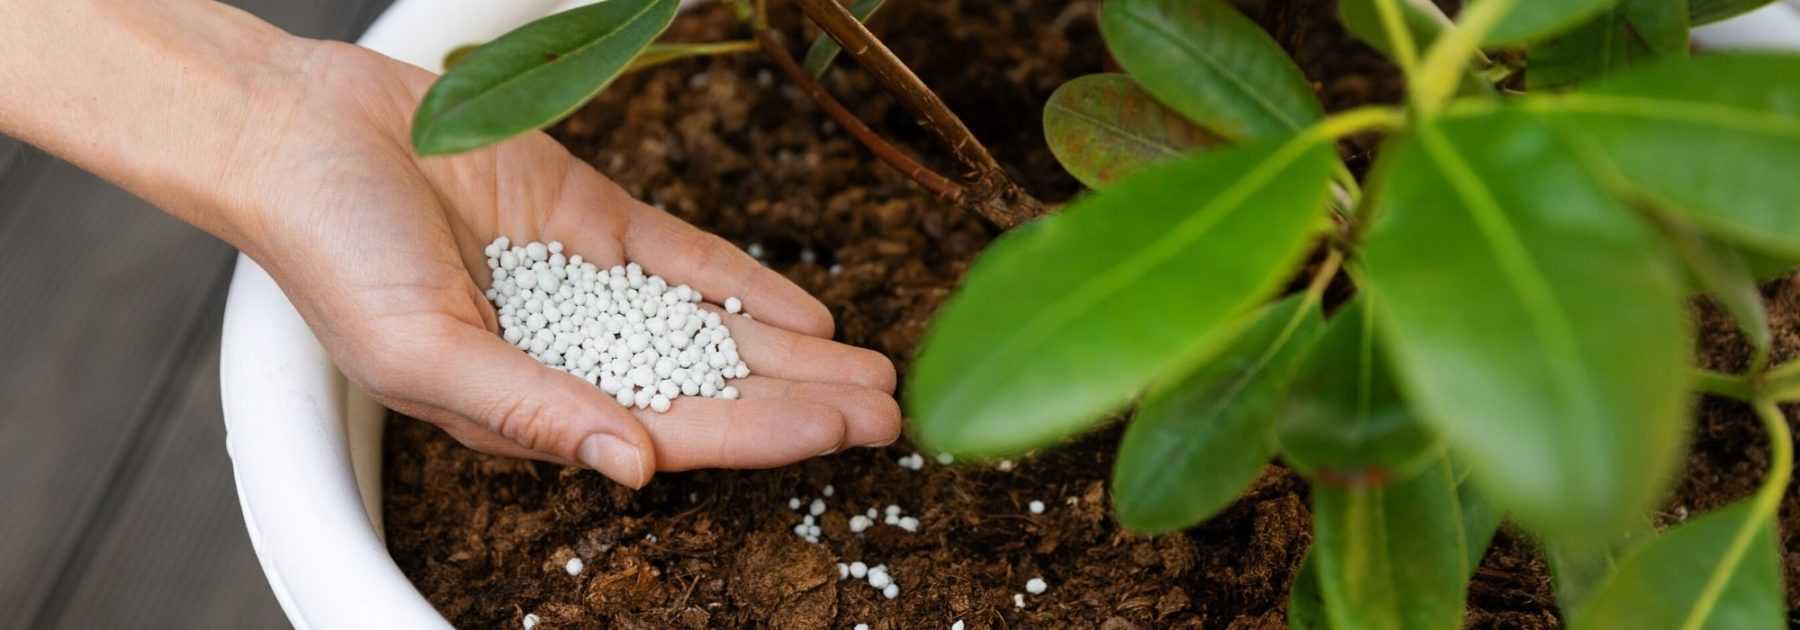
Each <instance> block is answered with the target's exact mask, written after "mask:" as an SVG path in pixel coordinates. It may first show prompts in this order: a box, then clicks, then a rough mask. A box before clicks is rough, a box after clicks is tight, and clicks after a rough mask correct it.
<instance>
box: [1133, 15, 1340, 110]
mask: <svg viewBox="0 0 1800 630" xmlns="http://www.w3.org/2000/svg"><path fill="white" fill-rule="evenodd" d="M1100 32H1101V34H1102V35H1103V36H1105V38H1106V45H1107V48H1109V49H1110V50H1112V53H1113V57H1114V58H1116V59H1117V60H1118V62H1119V65H1121V66H1124V68H1125V71H1126V72H1129V73H1131V77H1132V78H1133V79H1136V80H1137V82H1138V84H1139V85H1142V86H1143V88H1144V91H1146V92H1149V93H1150V94H1151V95H1152V96H1155V97H1156V100H1159V101H1162V102H1163V104H1164V105H1168V106H1169V107H1170V108H1171V109H1174V110H1175V111H1177V112H1181V114H1182V115H1183V116H1187V117H1188V119H1189V120H1192V121H1194V122H1196V123H1199V124H1200V126H1202V127H1205V128H1206V129H1208V130H1209V131H1212V132H1214V133H1217V134H1220V135H1223V136H1225V137H1227V138H1231V139H1233V140H1242V139H1245V138H1269V137H1276V136H1281V135H1284V134H1287V133H1290V132H1294V131H1298V130H1299V129H1301V128H1303V127H1305V126H1307V125H1309V124H1312V123H1313V122H1315V121H1317V120H1319V119H1320V118H1321V117H1323V116H1324V110H1323V109H1322V108H1320V106H1319V100H1318V98H1316V97H1314V96H1313V91H1312V85H1311V84H1309V83H1307V81H1306V77H1305V76H1302V75H1301V74H1300V69H1299V68H1297V67H1295V66H1294V62H1293V61H1291V60H1289V59H1288V56H1287V53H1285V52H1283V51H1282V50H1281V46H1280V45H1278V44H1276V43H1275V40H1274V39H1273V38H1270V37H1269V35H1268V33H1264V32H1263V30H1262V28H1261V27H1258V26H1257V25H1256V23H1255V22H1252V21H1250V18H1247V17H1244V14H1242V13H1239V12H1238V11H1237V9H1235V8H1232V7H1231V5H1229V4H1227V3H1225V2H1224V1H1223V0H1109V1H1108V2H1106V3H1105V4H1104V5H1102V6H1101V7H1100Z"/></svg>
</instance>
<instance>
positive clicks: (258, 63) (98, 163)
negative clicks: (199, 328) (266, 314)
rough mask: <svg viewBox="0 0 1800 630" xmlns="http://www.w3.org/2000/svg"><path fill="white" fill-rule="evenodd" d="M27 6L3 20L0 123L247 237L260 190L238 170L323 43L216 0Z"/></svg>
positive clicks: (226, 232) (210, 226)
mask: <svg viewBox="0 0 1800 630" xmlns="http://www.w3.org/2000/svg"><path fill="white" fill-rule="evenodd" d="M18 12H19V13H23V14H26V15H28V16H29V19H19V20H8V21H7V22H10V23H11V24H10V25H0V81H4V82H5V84H7V85H8V86H9V89H8V90H5V91H3V92H0V132H4V133H6V134H8V135H13V136H15V137H18V138H20V139H22V140H25V141H26V142H30V143H32V144H34V145H37V146H39V147H41V148H43V149H44V150H46V151H48V152H50V153H52V154H55V155H57V156H59V157H62V158H63V159H66V160H68V161H70V162H73V163H75V164H77V165H79V166H81V167H82V168H85V169H87V170H89V171H92V172H94V173H95V174H97V175H100V176H101V177H104V178H106V179H108V180H110V181H112V182H114V183H115V184H118V185H119V186H120V187H122V188H125V189H126V190H129V191H131V192H132V193H134V194H136V195H138V196H140V197H143V198H144V199H146V200H148V201H150V202H151V203H153V204H155V205H156V206H158V207H160V208H162V209H164V210H165V211H167V212H169V213H170V214H172V215H174V216H176V217H177V218H180V219H182V220H183V221H186V222H189V223H192V224H194V225H196V226H198V227H200V228H201V229H203V230H206V231H207V232H210V233H212V234H214V235H215V236H218V237H220V238H222V239H225V240H227V241H229V242H232V243H233V244H236V245H239V246H240V247H242V246H243V243H244V242H245V241H246V240H247V239H248V235H247V230H248V229H249V227H248V226H249V224H248V222H246V221H245V220H244V214H245V208H246V207H247V205H248V204H247V203H246V200H247V196H246V195H245V194H243V192H244V191H246V190H248V189H249V188H250V187H249V186H248V183H247V182H243V181H239V180H238V179H237V178H236V177H235V174H236V173H238V172H241V170H242V169H243V165H244V164H245V163H246V161H252V160H256V159H257V158H258V155H259V154H261V153H263V152H266V149H267V148H268V146H269V144H268V143H267V141H266V138H267V137H268V136H267V134H265V133H263V131H262V128H263V127H265V126H267V125H268V124H270V121H271V120H274V119H279V118H280V117H284V116H286V115H287V112H289V111H290V110H291V105H287V104H286V103H291V102H293V100H295V99H294V98H292V93H293V92H295V91H296V90H297V89H299V88H298V84H299V76H300V68H299V64H300V63H302V62H303V60H304V58H305V55H306V54H307V52H306V51H307V50H308V49H309V48H310V42H307V41H306V40H302V39H299V38H295V37H292V36H290V35H288V34H286V33H284V32H282V31H281V30H280V29H277V28H275V27H273V26H270V25H268V24H266V23H264V22H262V21H260V20H258V19H256V18H255V17H252V16H250V15H248V14H246V13H243V12H242V11H239V10H237V9H234V8H231V7H228V6H225V5H222V4H218V3H214V2H210V1H199V0H163V1H154V0H153V1H148V2H139V1H123V0H55V1H49V0H36V1H31V0H28V1H27V2H25V3H24V7H23V8H22V9H21V10H19V11H18ZM70 42H79V43H78V44H76V45H70ZM46 58H55V59H56V60H57V63H56V64H54V65H50V64H44V63H42V60H44V59H46Z"/></svg>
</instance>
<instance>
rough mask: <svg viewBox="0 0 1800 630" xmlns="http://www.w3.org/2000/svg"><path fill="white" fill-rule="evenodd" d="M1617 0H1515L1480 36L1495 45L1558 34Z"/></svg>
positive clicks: (1488, 45)
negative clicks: (1506, 11) (1509, 9)
mask: <svg viewBox="0 0 1800 630" xmlns="http://www.w3.org/2000/svg"><path fill="white" fill-rule="evenodd" d="M1489 1H1491V0H1489ZM1617 1H1618V0H1515V1H1514V2H1513V5H1512V10H1511V11H1510V12H1508V13H1507V14H1506V17H1504V18H1501V20H1500V23H1499V24H1496V25H1494V28H1493V30H1491V31H1488V34H1487V37H1485V38H1483V39H1482V45H1483V47H1484V48H1497V47H1501V46H1508V45H1512V44H1525V43H1530V42H1533V41H1537V40H1541V39H1544V38H1546V37H1550V36H1553V35H1557V34H1559V33H1562V32H1564V31H1567V30H1569V29H1570V28H1572V27H1574V26H1575V25H1576V24H1580V23H1582V22H1583V21H1586V20H1588V19H1590V18H1592V17H1594V16H1596V15H1599V14H1600V12H1601V11H1605V10H1607V9H1608V8H1611V7H1612V5H1613V4H1614V3H1615V2H1617ZM1468 4H1469V3H1464V7H1465V9H1464V10H1467V5H1468Z"/></svg>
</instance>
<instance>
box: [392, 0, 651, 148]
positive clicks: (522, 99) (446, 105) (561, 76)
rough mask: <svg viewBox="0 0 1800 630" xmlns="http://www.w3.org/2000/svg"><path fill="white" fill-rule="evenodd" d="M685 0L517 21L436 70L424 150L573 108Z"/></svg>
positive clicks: (528, 125)
mask: <svg viewBox="0 0 1800 630" xmlns="http://www.w3.org/2000/svg"><path fill="white" fill-rule="evenodd" d="M680 4H681V3H680V0H607V1H606V2H601V3H598V4H592V5H588V6H585V7H581V8H578V9H571V10H568V11H564V12H562V13H558V14H555V15H552V16H549V17H546V18H543V19H540V20H538V21H535V22H532V23H530V24H526V25H525V26H522V27H519V28H518V29H517V30H514V31H512V32H510V33H507V34H505V35H502V36H501V37H500V38H499V39H496V40H494V41H492V42H489V43H488V44H486V45H483V46H482V47H481V48H479V49H476V50H475V51H474V52H471V53H469V54H468V56H467V57H466V58H463V59H461V60H460V61H459V62H458V63H457V64H456V67H454V68H452V69H451V70H450V71H449V72H448V73H447V74H445V75H444V76H442V77H439V78H438V80H437V83H435V84H433V85H432V86H431V90H430V91H428V92H426V93H425V100H424V102H422V103H420V104H419V111H418V114H417V115H416V116H415V117H414V118H413V129H412V142H413V150H415V151H418V152H419V154H421V155H436V154H442V153H456V152H459V151H467V150H470V149H475V148H479V147H482V146H486V145H489V144H493V143H495V142H499V141H501V140H505V139H506V138H509V137H512V136H515V135H518V134H521V133H524V132H527V131H531V130H533V129H539V128H542V127H544V126H546V125H549V124H550V123H553V122H556V120H557V119H559V118H562V117H563V116H566V115H568V114H569V112H572V111H575V109H576V108H577V107H580V106H581V104H582V103H585V102H587V100H588V99H589V98H592V97H593V96H594V94H597V93H599V92H600V90H601V89H603V88H605V87H606V84H607V83H608V82H610V81H612V79H613V78H614V77H616V76H618V75H619V73H620V72H621V71H623V70H624V69H625V66H626V64H629V63H630V62H631V59H632V58H633V57H636V56H637V54H638V51H641V50H643V49H644V47H645V46H648V45H650V42H651V41H653V40H655V39H656V36H657V35H659V34H661V33H662V32H663V29H665V28H668V26H669V22H670V21H672V20H674V19H675V9H676V8H677V7H678V6H679V5H680Z"/></svg>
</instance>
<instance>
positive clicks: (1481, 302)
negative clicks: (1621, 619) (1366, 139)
mask: <svg viewBox="0 0 1800 630" xmlns="http://www.w3.org/2000/svg"><path fill="white" fill-rule="evenodd" d="M1382 160H1383V163H1382V164H1379V165H1378V166H1377V170H1378V172H1379V173H1380V177H1379V181H1378V182H1376V184H1375V186H1373V187H1372V188H1373V189H1374V190H1375V192H1373V193H1371V194H1372V195H1374V197H1375V198H1376V199H1379V200H1380V201H1379V203H1380V204H1381V205H1380V206H1378V208H1379V209H1380V211H1381V215H1380V216H1379V220H1378V221H1377V222H1376V224H1375V226H1374V227H1373V228H1372V229H1371V231H1370V234H1369V237H1368V241H1367V244H1366V246H1365V248H1364V252H1363V269H1364V271H1365V274H1364V275H1365V276H1366V279H1367V288H1368V290H1369V291H1370V292H1372V293H1373V294H1374V297H1375V298H1376V302H1375V305H1376V307H1377V310H1376V313H1377V315H1378V320H1379V328H1380V331H1381V339H1382V341H1383V343H1384V345H1385V347H1386V348H1387V349H1388V350H1389V352H1390V355H1389V356H1390V357H1391V358H1392V362H1393V364H1394V367H1395V372H1396V374H1397V376H1398V377H1399V379H1400V382H1401V389H1402V390H1403V391H1405V392H1406V393H1407V394H1408V396H1407V397H1408V399H1409V400H1411V401H1412V403H1413V405H1414V409H1415V411H1417V412H1419V413H1420V414H1421V415H1422V416H1423V417H1424V418H1425V420H1426V421H1427V422H1428V423H1430V424H1432V425H1433V426H1434V428H1436V429H1437V433H1438V434H1439V435H1440V436H1442V437H1443V438H1444V439H1445V440H1446V442H1447V443H1448V444H1449V446H1450V447H1451V449H1452V450H1453V451H1454V452H1455V453H1457V454H1458V455H1459V456H1460V457H1461V458H1463V459H1465V460H1466V461H1467V463H1468V464H1469V465H1470V467H1471V468H1472V469H1473V471H1474V479H1475V481H1476V482H1477V483H1478V484H1480V486H1481V487H1482V488H1483V490H1484V491H1486V492H1487V493H1488V495H1489V496H1491V497H1493V498H1494V499H1495V500H1496V501H1498V502H1499V503H1500V504H1501V505H1503V506H1505V507H1506V508H1507V510H1508V511H1509V512H1510V513H1512V514H1513V515H1514V516H1516V517H1517V519H1518V520H1519V521H1520V522H1522V523H1524V524H1525V525H1527V526H1530V527H1532V528H1533V529H1535V530H1536V531H1538V532H1539V533H1540V534H1543V535H1545V536H1546V537H1551V538H1556V539H1564V538H1567V539H1572V540H1584V539H1588V538H1591V537H1593V536H1596V535H1604V532H1610V531H1614V530H1615V529H1617V526H1618V525H1619V524H1621V523H1623V522H1625V521H1627V520H1629V519H1630V518H1631V517H1632V516H1634V515H1637V514H1642V513H1644V512H1645V511H1647V510H1648V508H1649V507H1650V505H1651V503H1652V502H1653V501H1654V500H1655V498H1656V497H1658V496H1660V493H1661V491H1662V489H1663V485H1664V482H1665V480H1667V479H1668V478H1669V477H1670V473H1671V472H1672V471H1673V470H1674V467H1675V465H1676V464H1677V463H1678V459H1679V457H1680V452H1681V450H1682V436H1683V435H1684V431H1683V427H1684V426H1685V420H1686V418H1687V409H1688V403H1689V400H1688V396H1689V394H1688V391H1689V389H1690V386H1691V382H1690V381H1691V376H1690V374H1689V370H1688V369H1687V366H1688V365H1691V361H1690V359H1691V356H1690V353H1691V346H1692V341H1691V338H1692V334H1691V333H1690V331H1689V327H1688V323H1687V317H1686V315H1685V310H1684V306H1683V299H1684V295H1685V291H1684V289H1683V282H1682V277H1681V275H1680V272H1679V270H1678V268H1677V266H1676V265H1674V264H1673V263H1672V261H1671V260H1670V257H1669V256H1668V255H1667V254H1666V252H1665V248H1664V247H1663V246H1662V244H1661V243H1660V242H1659V240H1658V237H1657V235H1656V234H1655V233H1654V232H1653V231H1652V230H1651V229H1650V228H1649V227H1647V226H1646V225H1644V224H1643V222H1642V221H1641V220H1639V218H1638V217H1637V216H1636V215H1635V214H1634V213H1633V212H1632V211H1631V210H1630V209H1629V208H1626V207H1625V206H1623V205H1622V204H1621V203H1619V202H1618V201H1616V200H1614V199H1613V198H1611V197H1610V196H1608V195H1607V191H1606V190H1604V189H1602V188H1601V187H1600V185H1599V184H1597V183H1596V182H1595V181H1594V180H1593V178H1592V177H1591V176H1590V175H1589V174H1588V173H1586V172H1584V169H1583V165H1582V164H1581V163H1580V162H1579V161H1578V160H1576V159H1575V158H1574V157H1572V155H1571V149H1570V148H1569V147H1568V146H1567V145H1566V144H1565V143H1564V142H1563V141H1562V140H1561V139H1560V138H1559V137H1558V136H1557V135H1556V133H1555V130H1554V129H1553V128H1552V127H1550V126H1549V125H1547V124H1545V123H1543V122H1542V121H1539V120H1537V119H1536V118H1533V117H1531V116H1529V115H1525V114H1521V113H1518V112H1512V111H1507V110H1501V111H1499V112H1496V113H1492V114H1489V115H1486V116H1481V117H1472V118H1463V119H1458V120H1447V121H1444V122H1443V123H1441V124H1426V125H1419V126H1418V127H1417V130H1416V132H1415V133H1414V134H1412V135H1410V136H1405V137H1402V138H1399V139H1397V140H1396V141H1395V142H1393V143H1391V144H1390V145H1389V146H1388V147H1386V148H1384V149H1383V156H1382ZM1625 314H1629V315H1625Z"/></svg>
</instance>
